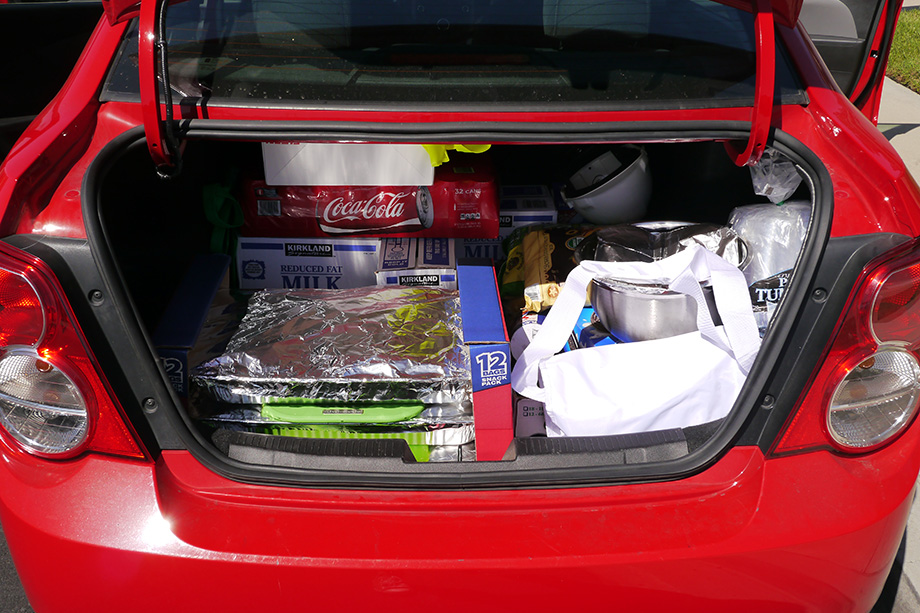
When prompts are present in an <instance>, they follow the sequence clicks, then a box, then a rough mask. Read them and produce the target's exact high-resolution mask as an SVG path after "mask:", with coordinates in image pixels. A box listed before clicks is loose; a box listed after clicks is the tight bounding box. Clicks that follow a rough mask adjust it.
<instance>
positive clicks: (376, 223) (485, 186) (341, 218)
mask: <svg viewBox="0 0 920 613" xmlns="http://www.w3.org/2000/svg"><path fill="white" fill-rule="evenodd" d="M423 153H424V150H423ZM425 155H426V156H427V154H425ZM240 203H241V205H242V207H243V215H244V220H245V221H244V225H243V227H242V228H241V229H240V233H241V234H242V235H243V236H259V237H268V236H271V237H293V236H297V237H345V236H357V235H360V236H413V237H433V238H484V239H495V238H497V237H498V228H499V220H498V187H497V183H496V179H495V176H494V172H493V169H492V165H491V163H490V162H489V158H488V156H486V155H466V156H463V157H461V156H457V157H456V158H455V159H453V160H451V161H450V162H447V163H445V164H444V165H442V166H439V167H438V168H437V170H436V171H435V178H434V182H433V183H432V184H431V185H430V186H424V185H398V184H397V185H394V184H379V185H271V184H269V183H267V182H266V181H265V180H263V179H261V178H256V177H249V178H247V179H246V180H244V182H243V186H242V195H241V198H240Z"/></svg>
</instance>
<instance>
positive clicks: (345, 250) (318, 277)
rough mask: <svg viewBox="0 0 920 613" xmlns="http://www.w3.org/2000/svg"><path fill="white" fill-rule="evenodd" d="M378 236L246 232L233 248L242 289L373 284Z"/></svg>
mask: <svg viewBox="0 0 920 613" xmlns="http://www.w3.org/2000/svg"><path fill="white" fill-rule="evenodd" d="M379 249H380V239H377V238H351V239H343V238H296V239H295V238H248V237H240V239H239V243H238V244H237V250H236V256H237V257H236V262H237V272H238V273H239V279H240V288H241V289H267V288H276V289H348V288H352V287H365V286H368V285H376V282H377V277H376V272H377V254H378V251H379Z"/></svg>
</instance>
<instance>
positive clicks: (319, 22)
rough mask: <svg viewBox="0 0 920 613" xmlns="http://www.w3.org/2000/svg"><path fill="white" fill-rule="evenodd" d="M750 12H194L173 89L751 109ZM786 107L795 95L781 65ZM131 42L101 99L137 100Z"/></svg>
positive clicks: (685, 6) (206, 6) (690, 8)
mask: <svg viewBox="0 0 920 613" xmlns="http://www.w3.org/2000/svg"><path fill="white" fill-rule="evenodd" d="M753 41H754V36H753V17H752V15H751V14H750V13H746V12H743V11H739V10H737V9H734V8H731V7H728V6H725V5H722V4H718V3H715V2H712V1H710V0H630V1H629V2H614V1H609V0H607V1H598V0H245V1H241V2H230V1H225V2H214V0H209V2H206V1H201V0H190V1H188V2H183V3H181V4H176V5H173V6H172V7H170V9H169V12H168V54H169V70H170V80H171V83H172V86H173V90H174V92H175V94H176V95H178V96H179V97H180V98H191V99H203V100H208V101H211V102H215V103H218V104H220V103H221V102H225V103H228V104H248V103H255V104H260V105H274V104H279V103H280V104H284V105H289V104H291V103H296V104H300V103H303V104H306V105H315V104H317V103H322V104H326V105H328V104H330V103H332V104H335V103H346V104H350V105H353V104H355V103H358V104H370V105H373V106H380V105H388V104H393V103H397V104H401V105H406V104H409V105H413V104H418V105H426V106H428V105H432V104H434V105H453V106H458V105H462V106H468V105H471V104H472V105H476V104H482V103H487V104H490V105H494V104H500V105H501V104H511V105H514V106H521V105H534V104H536V105H540V106H546V105H549V106H551V107H556V106H559V105H562V104H565V105H567V106H568V108H571V105H572V103H578V104H581V105H583V106H585V107H588V106H595V105H600V106H604V107H607V106H611V105H615V106H622V105H626V106H630V107H637V106H638V107H659V106H661V107H670V106H674V105H675V102H677V103H678V104H680V105H683V104H687V103H688V101H693V102H692V105H693V106H706V105H731V104H749V103H750V101H751V100H752V99H753V93H754V42H753ZM777 59H778V63H777V79H778V86H779V92H780V94H781V95H783V96H788V95H795V94H797V93H798V90H799V88H798V87H797V84H796V82H795V80H794V78H793V77H792V72H791V70H790V69H789V66H788V63H787V62H786V61H785V59H784V57H783V55H782V52H781V51H780V52H778V58H777ZM137 91H138V85H137V30H136V26H135V28H134V29H132V30H130V31H129V33H128V35H127V36H126V39H125V43H124V45H123V46H122V49H121V52H120V56H119V58H118V61H117V62H116V65H115V67H114V69H113V72H112V74H111V75H110V78H109V81H108V83H107V87H106V92H107V96H108V97H109V99H117V98H118V97H119V96H120V95H125V94H128V95H131V94H134V95H135V96H136V92H137Z"/></svg>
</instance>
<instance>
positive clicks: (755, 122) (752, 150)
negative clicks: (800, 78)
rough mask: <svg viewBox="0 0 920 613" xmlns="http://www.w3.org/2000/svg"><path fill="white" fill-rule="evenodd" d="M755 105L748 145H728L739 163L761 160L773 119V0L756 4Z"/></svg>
mask: <svg viewBox="0 0 920 613" xmlns="http://www.w3.org/2000/svg"><path fill="white" fill-rule="evenodd" d="M754 44H755V51H754V62H755V64H756V69H757V72H756V75H755V77H754V78H755V81H754V108H753V110H752V111H751V135H750V136H749V137H748V142H747V145H746V146H745V148H744V149H743V150H742V149H739V148H738V146H737V145H736V144H735V143H732V142H727V143H725V147H726V149H727V150H728V154H729V155H730V156H731V157H732V160H733V161H734V162H735V164H737V165H738V166H751V165H753V164H756V163H757V162H758V161H760V156H762V155H763V152H764V149H766V146H767V139H768V138H769V136H770V124H771V123H772V120H773V97H774V94H775V86H776V30H775V29H774V27H773V5H772V3H771V2H770V0H755V4H754Z"/></svg>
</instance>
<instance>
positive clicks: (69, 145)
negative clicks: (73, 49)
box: [0, 21, 125, 236]
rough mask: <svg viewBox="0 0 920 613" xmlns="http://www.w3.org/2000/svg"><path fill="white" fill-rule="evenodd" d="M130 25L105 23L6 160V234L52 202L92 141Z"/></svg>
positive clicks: (1, 227)
mask: <svg viewBox="0 0 920 613" xmlns="http://www.w3.org/2000/svg"><path fill="white" fill-rule="evenodd" d="M124 29H125V25H119V26H117V27H109V26H107V25H105V23H104V22H103V21H100V24H99V25H98V26H97V27H96V29H95V30H94V31H93V33H92V35H91V36H90V38H89V42H88V43H87V46H86V48H85V49H84V51H83V53H82V54H81V55H80V57H79V59H78V60H77V62H76V65H75V66H74V71H73V72H72V73H71V76H70V77H69V78H68V79H67V81H66V82H65V83H64V85H63V86H62V88H61V91H60V92H59V93H58V95H57V96H55V98H54V100H52V101H51V103H50V104H49V105H48V107H46V108H45V110H44V111H42V112H41V113H40V114H39V115H38V116H37V117H36V118H35V120H34V121H33V122H32V124H31V125H30V126H29V128H27V129H26V131H25V132H24V133H23V134H22V136H20V138H19V140H17V142H16V144H14V145H13V148H12V149H11V150H10V152H9V154H8V155H7V157H6V159H5V160H4V161H3V164H2V166H0V235H4V236H5V235H8V234H13V233H15V232H17V231H19V230H20V228H21V223H20V221H21V220H27V223H28V222H29V221H31V219H32V218H33V217H34V216H35V215H37V214H39V213H40V212H41V211H42V210H43V209H44V208H45V207H46V206H47V204H48V201H49V199H50V198H51V196H52V193H53V192H54V190H55V189H56V188H57V187H58V185H59V182H60V180H61V177H63V176H64V174H65V173H66V172H67V171H68V170H69V169H70V166H71V164H73V163H74V161H75V160H77V159H78V158H79V157H80V155H82V153H83V151H84V150H85V148H86V146H87V144H88V143H89V142H90V139H91V137H92V134H93V130H94V128H95V124H96V115H97V112H98V107H99V103H98V92H99V88H100V86H101V84H102V81H103V79H104V78H105V75H106V72H107V71H108V67H109V62H110V61H111V58H112V57H113V55H114V54H115V50H116V49H117V48H118V45H119V43H120V42H121V35H122V32H123V31H124ZM77 189H79V186H78V187H77ZM10 203H15V206H10ZM81 225H82V221H81Z"/></svg>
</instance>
